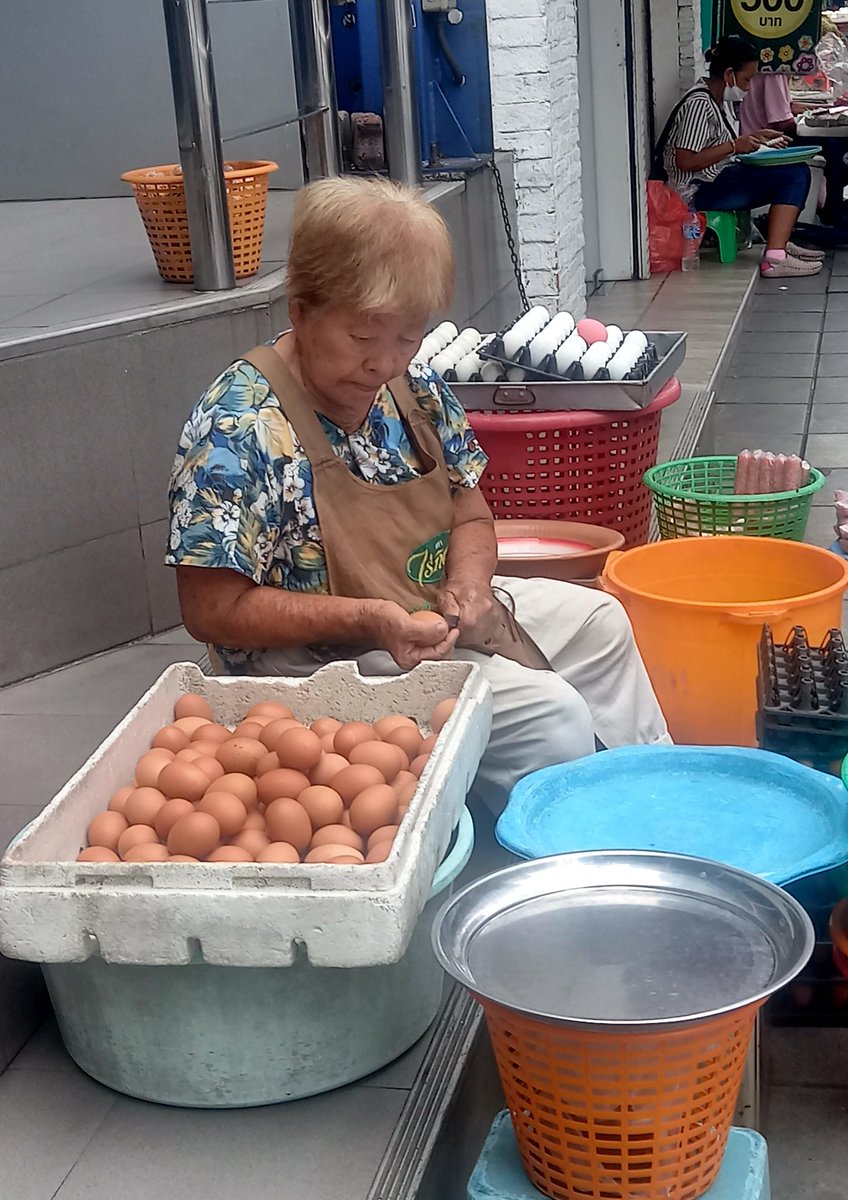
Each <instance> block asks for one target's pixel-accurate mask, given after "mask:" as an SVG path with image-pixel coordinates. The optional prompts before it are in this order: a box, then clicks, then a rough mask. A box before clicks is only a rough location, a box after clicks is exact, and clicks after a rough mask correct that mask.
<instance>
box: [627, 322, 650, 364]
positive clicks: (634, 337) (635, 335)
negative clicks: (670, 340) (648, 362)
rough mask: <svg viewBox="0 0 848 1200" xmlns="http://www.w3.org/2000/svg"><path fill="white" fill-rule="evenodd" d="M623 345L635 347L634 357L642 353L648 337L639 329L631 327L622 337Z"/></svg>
mask: <svg viewBox="0 0 848 1200" xmlns="http://www.w3.org/2000/svg"><path fill="white" fill-rule="evenodd" d="M624 345H625V346H635V347H636V348H637V354H636V357H637V358H638V357H639V355H640V354H643V353H644V351H645V349H646V347H647V345H648V339H647V338H646V337H645V335H644V333H643V332H642V330H641V329H632V330H631V331H630V333H628V334H627V336H626V337H625V339H624Z"/></svg>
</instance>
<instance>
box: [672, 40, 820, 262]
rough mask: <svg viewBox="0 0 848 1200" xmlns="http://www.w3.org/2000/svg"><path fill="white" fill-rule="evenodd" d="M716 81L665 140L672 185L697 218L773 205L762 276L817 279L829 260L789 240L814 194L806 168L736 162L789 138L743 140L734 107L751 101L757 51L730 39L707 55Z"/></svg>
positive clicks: (761, 135)
mask: <svg viewBox="0 0 848 1200" xmlns="http://www.w3.org/2000/svg"><path fill="white" fill-rule="evenodd" d="M706 57H707V62H708V63H709V69H710V73H709V76H708V77H707V78H706V79H704V80H702V81H701V83H700V84H698V85H697V86H696V87H694V88H692V90H691V91H690V92H688V93H687V94H686V95H685V96H684V97H683V99H682V101H681V102H680V104H679V105H678V106H677V108H676V109H675V111H674V113H673V114H672V117H671V119H670V120H669V123H668V125H667V126H666V129H665V130H664V131H663V137H662V139H661V149H662V154H663V165H664V167H665V172H666V175H667V176H668V182H669V184H670V186H671V187H673V188H674V189H675V191H677V192H679V193H680V195H681V196H682V197H683V199H684V200H685V201H686V203H687V204H689V205H690V206H691V207H692V208H694V209H697V210H698V211H701V212H703V211H706V210H709V209H717V210H719V211H725V212H734V211H736V210H737V209H745V208H748V209H750V208H764V207H765V206H767V205H768V206H769V215H768V229H767V232H766V252H765V257H764V258H763V261H762V263H761V264H760V270H761V272H762V274H763V275H764V276H766V277H767V278H784V277H786V278H789V277H794V276H798V275H816V274H818V272H819V271H820V270H821V260H822V258H823V257H824V255H823V254H821V252H820V251H813V250H807V249H805V248H804V247H801V246H797V245H795V244H794V243H792V242H790V241H789V239H790V237H791V234H792V230H793V229H794V227H795V223H796V221H797V220H798V216H799V214H800V212H801V209H802V208H803V207H804V205H805V203H806V201H807V193H808V192H809V190H810V178H811V177H810V169H809V167H807V166H806V165H804V164H803V163H796V164H787V165H786V166H777V167H769V168H768V170H765V169H763V168H761V167H752V166H749V165H747V164H746V163H740V162H736V161H735V160H734V156H735V155H737V154H749V153H751V152H752V151H755V150H757V149H758V148H759V147H760V146H762V145H764V144H765V143H766V142H772V141H775V140H778V141H779V143H780V144H782V145H786V144H787V141H786V139H781V134H780V133H779V132H778V131H777V130H776V129H769V128H763V129H759V130H757V131H756V133H754V134H750V133H749V134H743V135H740V132H739V126H738V122H737V120H736V115H735V113H734V111H733V108H732V105H733V104H734V103H736V102H738V101H741V100H743V99H744V97H745V93H746V92H747V90H748V87H749V85H750V82H751V80H752V79H753V77H754V75H755V74H756V71H757V51H756V50H755V49H754V47H753V46H752V45H750V43H748V42H746V41H744V40H743V39H742V38H737V37H727V38H721V40H720V41H719V42H718V43H717V45H715V46H714V47H713V48H712V49H711V50H709V51H707V56H706Z"/></svg>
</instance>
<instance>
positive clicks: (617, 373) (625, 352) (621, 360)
mask: <svg viewBox="0 0 848 1200" xmlns="http://www.w3.org/2000/svg"><path fill="white" fill-rule="evenodd" d="M638 361H639V354H638V352H637V350H636V347H635V346H628V345H627V343H626V340H625V341H624V342H623V343H622V344H621V346H620V348H619V350H618V351H617V353H616V354H614V355H613V357H612V358H611V359H610V361H609V363H608V364H607V370H608V371H609V374H610V379H615V380H621V379H624V378H625V376H627V375H629V374H630V372H631V371H632V370H633V368H634V367H635V366H636V363H637V362H638Z"/></svg>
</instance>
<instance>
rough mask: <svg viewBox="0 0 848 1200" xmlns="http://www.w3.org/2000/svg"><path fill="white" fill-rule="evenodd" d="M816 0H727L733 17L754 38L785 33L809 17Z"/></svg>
mask: <svg viewBox="0 0 848 1200" xmlns="http://www.w3.org/2000/svg"><path fill="white" fill-rule="evenodd" d="M815 2H816V0H730V8H731V11H732V12H733V15H734V17H735V18H736V20H737V21H738V22H739V24H740V25H741V26H742V28H743V29H744V30H746V31H747V32H748V33H749V34H751V36H752V37H756V38H757V39H771V38H774V39H775V40H778V39H780V38H786V37H789V36H790V35H791V34H793V33H794V32H795V30H796V29H798V28H799V27H800V26H801V25H803V24H804V22H805V21H806V20H807V19H808V18H809V16H810V13H811V12H812V10H813V6H814V4H815Z"/></svg>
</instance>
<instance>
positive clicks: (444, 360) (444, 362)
mask: <svg viewBox="0 0 848 1200" xmlns="http://www.w3.org/2000/svg"><path fill="white" fill-rule="evenodd" d="M430 366H431V367H432V369H433V370H434V371H435V372H436V373H437V374H438V375H444V373H445V371H449V370H450V369H451V367H452V366H453V363H452V362H451V361H450V359H449V358H448V357H447V355H446V354H445V353H444V351H442V353H441V354H437V355H436V357H435V358H432V359H430Z"/></svg>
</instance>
